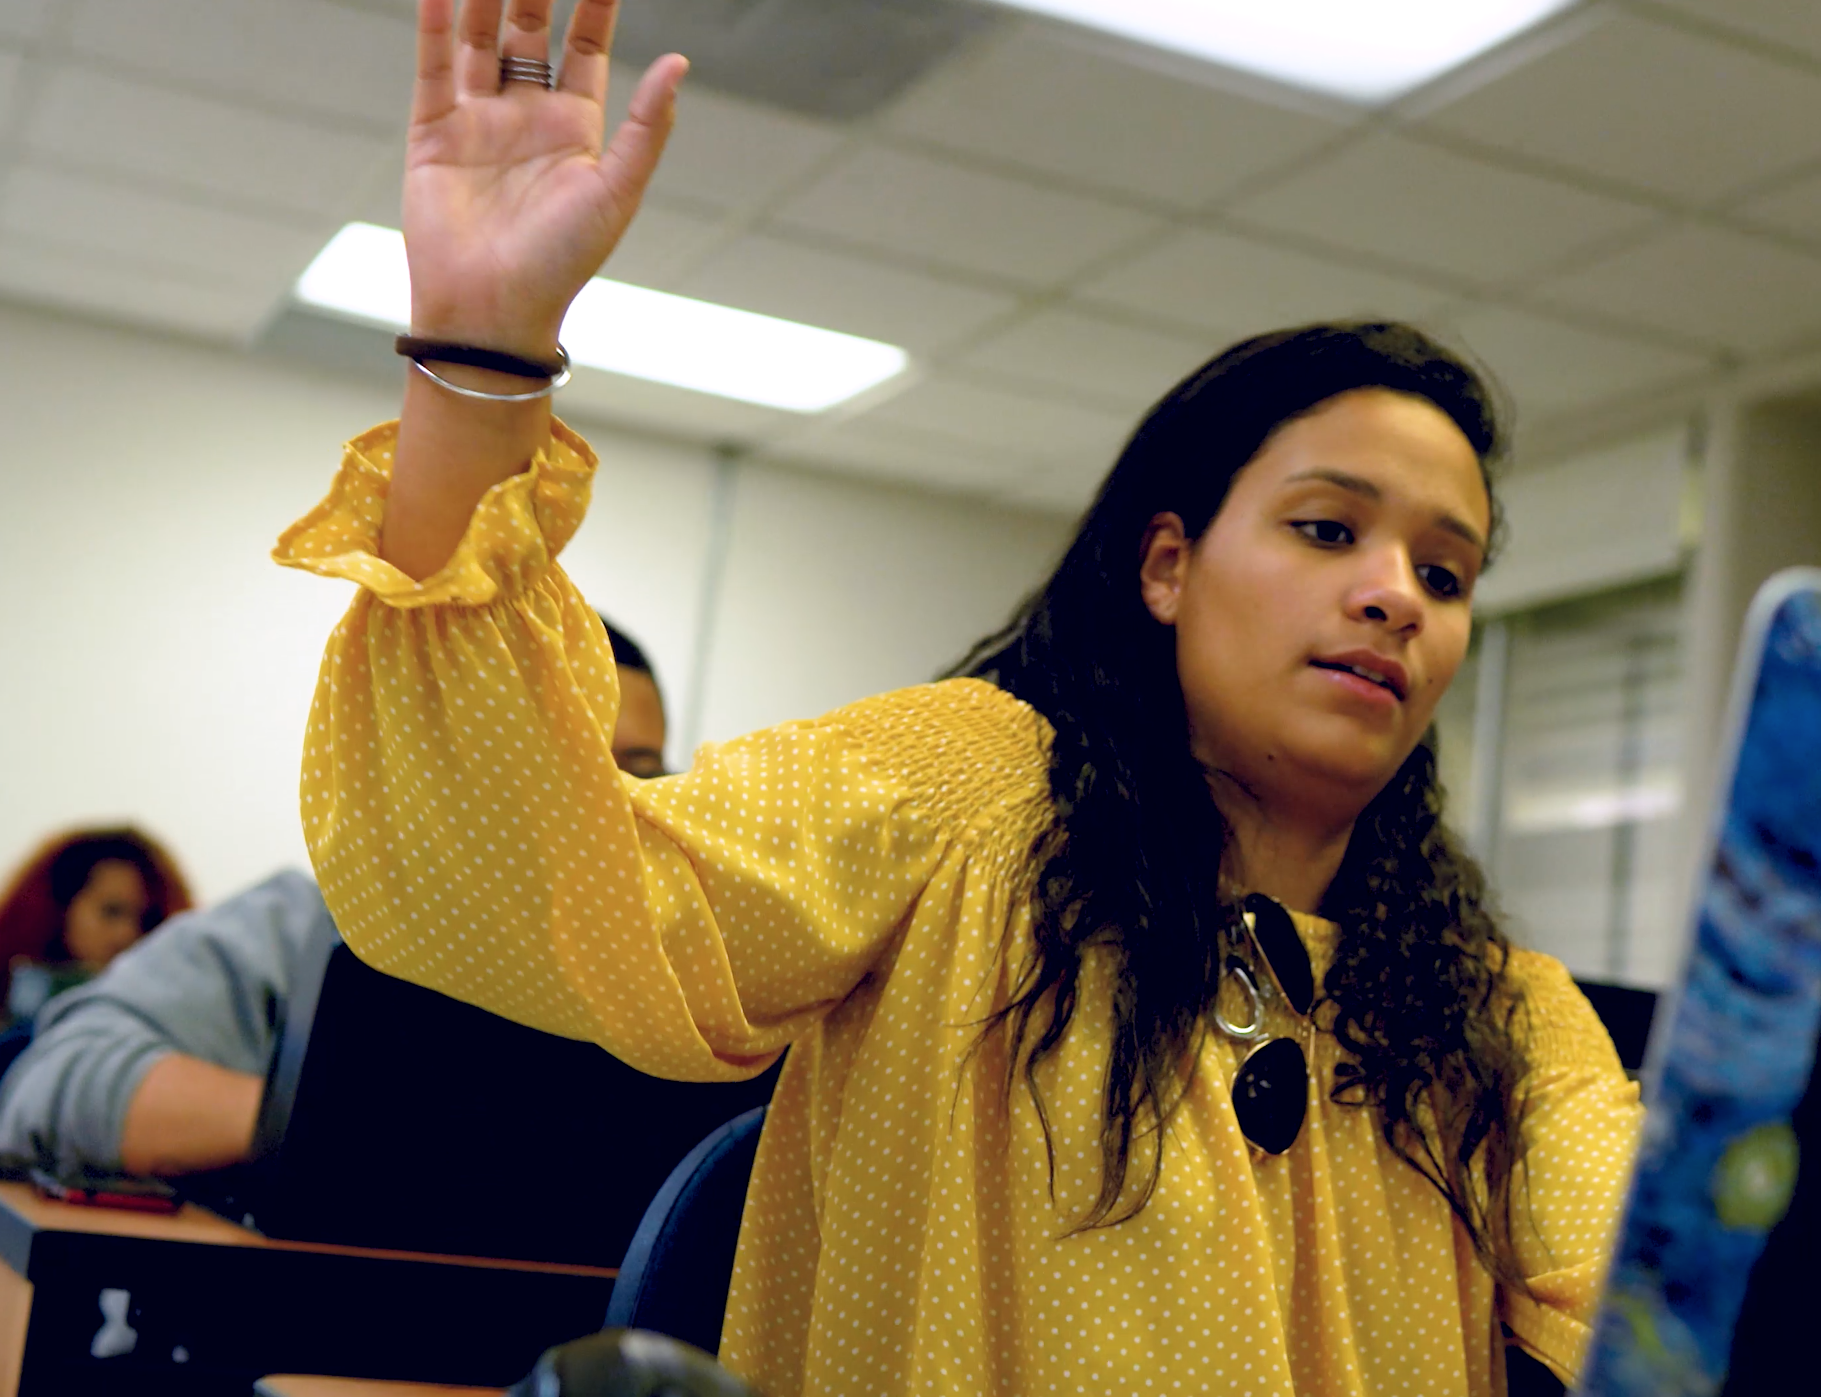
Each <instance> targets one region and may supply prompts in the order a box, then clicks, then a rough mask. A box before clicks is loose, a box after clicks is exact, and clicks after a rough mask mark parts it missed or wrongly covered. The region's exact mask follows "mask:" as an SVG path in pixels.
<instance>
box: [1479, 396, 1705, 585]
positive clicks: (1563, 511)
mask: <svg viewBox="0 0 1821 1397" xmlns="http://www.w3.org/2000/svg"><path fill="white" fill-rule="evenodd" d="M1688 438H1689V432H1688V429H1687V428H1686V427H1685V426H1683V425H1680V424H1678V425H1675V426H1672V427H1668V428H1665V429H1664V430H1662V431H1659V432H1653V433H1651V434H1649V435H1647V436H1641V437H1635V438H1632V439H1631V440H1628V441H1623V442H1620V443H1617V444H1615V445H1610V446H1605V447H1601V448H1599V449H1597V450H1591V451H1585V452H1580V453H1577V454H1575V455H1573V456H1571V457H1569V458H1567V459H1565V460H1559V461H1551V462H1549V463H1547V464H1544V465H1538V466H1531V467H1528V468H1526V469H1524V470H1521V471H1518V472H1516V473H1514V474H1513V475H1512V476H1510V478H1508V479H1507V480H1505V481H1504V482H1502V484H1501V485H1500V487H1499V497H1500V500H1501V501H1502V503H1503V505H1504V508H1505V523H1506V526H1507V529H1508V534H1509V541H1508V543H1507V546H1506V548H1505V551H1504V554H1503V556H1502V557H1500V558H1498V559H1497V560H1496V561H1495V563H1494V565H1493V567H1492V568H1491V569H1490V570H1489V571H1488V572H1487V573H1486V576H1485V577H1484V579H1482V580H1481V582H1480V584H1479V585H1478V586H1477V587H1476V588H1475V589H1474V595H1473V604H1474V611H1475V613H1476V614H1478V615H1480V616H1493V615H1497V614H1499V613H1501V612H1507V611H1516V610H1520V609H1523V608H1526V607H1533V606H1542V605H1545V604H1547V603H1549V602H1553V601H1561V600H1563V599H1564V598H1567V597H1576V596H1585V595H1587V594H1589V593H1592V592H1600V591H1605V590H1607V589H1609V588H1613V587H1622V586H1625V585H1627V584H1628V583H1632V582H1640V581H1643V580H1645V579H1647V578H1652V577H1661V576H1663V575H1664V574H1665V573H1671V572H1674V571H1675V570H1676V569H1677V568H1679V567H1680V566H1681V565H1682V560H1683V555H1684V551H1685V549H1684V545H1685V540H1684V538H1683V533H1684V518H1683V515H1684V502H1685V496H1686V494H1687V477H1688V474H1689V471H1690V468H1691V467H1690V462H1689V442H1688Z"/></svg>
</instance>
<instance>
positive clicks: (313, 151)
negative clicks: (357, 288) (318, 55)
mask: <svg viewBox="0 0 1821 1397" xmlns="http://www.w3.org/2000/svg"><path fill="white" fill-rule="evenodd" d="M25 139H26V144H27V146H28V147H29V148H30V149H31V150H32V151H33V152H34V153H35V154H37V155H40V156H54V157H59V158H61V159H64V160H69V161H73V162H77V163H80V164H83V165H86V166H89V167H92V168H98V169H107V170H116V171H119V172H121V173H123V174H128V175H132V176H135V177H138V178H141V179H149V180H168V181H170V182H172V183H173V184H177V185H181V186H188V187H190V188H194V189H204V190H210V191H212V192H215V193H218V194H222V195H225V196H227V197H229V198H232V199H235V200H237V201H242V202H247V203H257V204H263V205H266V206H268V207H271V208H274V209H288V210H292V211H294V212H298V213H304V214H310V215H314V216H317V217H321V218H331V217H336V216H338V215H339V214H341V213H342V212H344V211H347V210H349V209H351V208H352V206H353V203H352V201H353V200H354V199H355V198H357V197H358V195H359V194H360V192H361V191H362V190H363V188H364V187H365V184H366V182H367V181H368V180H369V179H370V177H371V174H372V171H373V169H374V168H375V166H376V165H378V164H379V163H380V162H381V161H385V160H388V159H390V157H391V151H392V149H393V147H392V146H391V145H390V144H388V143H387V142H385V141H382V140H380V139H378V138H377V137H372V136H359V135H352V134H349V133H347V132H339V131H325V130H322V129H320V128H317V127H314V126H311V125H308V124H307V123H304V122H299V121H286V120H282V119H280V118H277V117H272V116H267V115H264V114H262V113H259V112H253V111H248V110H246V109H245V108H242V107H236V106H233V105H231V104H229V103H226V102H217V101H209V100H205V99H203V98H200V97H190V96H186V95H183V94H180V93H175V92H168V91H166V90H164V89H162V88H156V87H150V86H147V85H145V84H143V83H136V82H128V81H125V80H123V79H120V78H116V77H112V76H109V75H107V74H103V73H97V72H92V71H89V70H86V69H79V68H66V69H62V70H60V71H58V72H56V73H55V74H53V75H52V77H51V80H50V83H49V84H48V86H47V88H46V90H45V92H44V93H43V95H42V96H41V97H40V99H39V101H38V103H37V104H36V107H35V109H34V111H33V112H32V114H31V116H30V118H29V120H28V124H27V130H26V137H25Z"/></svg>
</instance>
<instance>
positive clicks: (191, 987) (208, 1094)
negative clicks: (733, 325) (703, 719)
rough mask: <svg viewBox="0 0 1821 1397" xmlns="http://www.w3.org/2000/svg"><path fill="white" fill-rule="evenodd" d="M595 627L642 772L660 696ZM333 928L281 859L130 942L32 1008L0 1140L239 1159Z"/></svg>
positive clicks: (63, 1148)
mask: <svg viewBox="0 0 1821 1397" xmlns="http://www.w3.org/2000/svg"><path fill="white" fill-rule="evenodd" d="M604 619H605V618H603V620H604ZM607 631H608V634H609V636H610V637H612V639H613V646H614V652H615V654H616V655H619V654H623V655H624V656H625V659H624V660H623V663H624V664H626V665H628V666H630V667H631V668H629V669H628V671H627V673H628V674H630V675H633V676H635V682H636V681H637V680H642V681H643V684H644V689H643V691H642V692H643V693H644V704H643V707H642V709H641V710H640V711H638V712H636V713H629V714H628V715H627V717H626V719H623V720H622V721H621V722H620V723H619V724H618V725H616V727H615V729H614V736H613V752H614V758H615V760H616V761H619V762H622V763H623V764H624V766H625V769H627V770H629V771H634V772H637V771H638V770H639V769H640V768H646V769H649V770H651V771H652V774H656V773H657V772H659V771H661V770H662V768H663V756H662V753H663V749H664V737H665V732H664V701H663V696H662V694H660V693H659V691H658V687H657V681H656V678H655V676H654V675H653V674H652V673H651V669H650V664H649V661H647V660H646V659H645V656H644V651H642V650H641V649H640V648H639V647H638V645H637V643H636V642H634V641H633V640H631V639H630V638H629V637H628V636H626V635H625V634H624V633H623V632H621V631H619V630H617V629H615V627H614V626H613V625H612V624H611V623H608V625H607ZM105 847H107V848H112V847H113V846H112V845H108V846H105ZM178 887H179V889H180V890H181V884H179V885H178ZM184 905H187V895H186V898H185V904H184ZM335 934H336V933H335V924H334V922H333V921H332V920H331V919H330V916H329V911H328V908H326V907H325V906H324V905H323V900H322V896H321V894H320V893H318V892H317V890H316V885H315V884H314V883H313V882H311V881H310V879H308V878H307V877H305V876H304V875H303V874H301V873H296V872H284V873H279V874H276V875H274V876H273V877H271V878H268V879H267V880H266V881H264V882H263V883H260V884H259V885H257V886H256V887H253V888H250V889H248V890H247V891H245V892H242V893H239V894H237V895H235V896H234V897H231V898H228V899H227V900H226V901H224V902H220V903H217V904H215V905H214V906H211V907H208V908H205V909H204V910H202V911H198V912H191V913H188V914H186V915H184V916H180V917H176V918H174V919H172V920H171V921H170V922H168V923H166V924H165V925H163V926H162V927H160V928H159V931H158V934H157V935H156V936H150V937H146V938H145V939H144V940H142V941H138V942H137V943H136V944H134V945H133V946H131V947H130V948H129V949H128V950H126V952H125V953H124V954H122V955H121V956H120V957H119V958H118V959H117V960H115V961H114V962H113V964H111V965H110V966H108V968H107V969H106V971H105V972H104V973H103V974H101V975H100V976H98V977H97V978H96V979H95V980H93V981H92V982H90V983H89V984H87V985H84V986H82V987H81V988H79V989H74V990H70V991H68V992H67V993H65V994H62V995H60V996H58V997H57V998H56V999H54V1000H52V1001H51V1002H50V1003H49V1004H47V1005H46V1006H45V1007H44V1008H43V1010H42V1011H41V1012H40V1013H39V1016H38V1021H37V1027H36V1033H35V1036H34V1037H33V1040H32V1045H31V1047H30V1048H29V1049H28V1050H27V1051H26V1052H25V1053H24V1055H23V1056H21V1057H20V1058H19V1059H18V1060H17V1061H16V1062H15V1063H14V1064H13V1066H12V1068H11V1069H10V1070H8V1071H7V1073H6V1076H5V1077H4V1078H3V1079H0V1154H7V1155H12V1156H14V1157H22V1158H25V1159H30V1160H34V1161H37V1162H39V1163H41V1164H46V1165H49V1166H51V1167H53V1168H55V1169H59V1170H71V1169H76V1168H79V1167H84V1166H86V1167H89V1168H94V1169H101V1170H108V1171H114V1170H120V1171H124V1172H126V1173H130V1174H162V1175H180V1174H188V1173H194V1172H197V1171H199V1170H204V1169H219V1168H222V1167H224V1166H226V1165H229V1164H237V1163H239V1162H241V1161H242V1160H244V1159H245V1158H246V1157H247V1152H248V1149H249V1147H250V1145H251V1144H252V1140H253V1128H254V1125H255V1123H256V1122H257V1120H258V1116H259V1103H260V1097H261V1094H262V1092H263V1089H264V1085H265V1073H266V1066H267V1063H268V1061H269V1060H270V1058H271V1055H272V1050H273V1048H274V1046H275V1043H276V1034H277V1028H278V1025H279V1023H280V1022H281V1019H282V1011H283V1006H284V1004H285V1002H286V1000H287V999H288V998H289V997H290V994H291V987H292V985H293V984H295V982H296V978H297V972H298V968H299V966H301V965H304V964H309V963H311V961H312V959H314V957H313V949H314V948H315V947H316V946H317V945H318V944H319V943H322V942H324V941H328V940H333V939H334V937H335Z"/></svg>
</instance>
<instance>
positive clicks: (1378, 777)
mask: <svg viewBox="0 0 1821 1397" xmlns="http://www.w3.org/2000/svg"><path fill="white" fill-rule="evenodd" d="M1412 746H1414V744H1412ZM1279 750H1280V751H1281V752H1282V753H1283V755H1284V756H1285V758H1287V759H1288V761H1289V764H1290V767H1291V769H1292V770H1294V771H1296V772H1298V773H1299V774H1300V775H1301V776H1302V778H1303V779H1305V780H1313V781H1316V782H1320V783H1321V784H1323V785H1326V786H1330V787H1332V788H1333V789H1334V790H1335V791H1336V792H1346V793H1347V794H1348V795H1349V796H1350V797H1351V798H1352V799H1355V800H1357V801H1358V802H1359V804H1360V805H1361V807H1362V808H1363V807H1364V806H1365V804H1366V803H1367V802H1368V801H1370V800H1371V799H1372V798H1373V797H1374V796H1376V795H1377V794H1378V793H1379V792H1380V791H1382V790H1383V789H1384V788H1385V787H1386V786H1387V785H1389V784H1390V782H1391V778H1392V777H1394V776H1396V775H1397V772H1398V768H1399V767H1401V766H1402V765H1403V764H1404V758H1405V757H1407V756H1408V755H1409V751H1410V749H1409V748H1405V747H1402V746H1393V745H1392V744H1390V743H1385V742H1362V741H1360V740H1359V737H1358V735H1357V733H1356V734H1354V735H1352V737H1351V739H1350V740H1347V739H1342V740H1336V739H1334V738H1332V737H1329V738H1328V740H1325V741H1323V740H1313V741H1303V742H1285V743H1284V744H1283V745H1282V746H1281V747H1280V748H1279Z"/></svg>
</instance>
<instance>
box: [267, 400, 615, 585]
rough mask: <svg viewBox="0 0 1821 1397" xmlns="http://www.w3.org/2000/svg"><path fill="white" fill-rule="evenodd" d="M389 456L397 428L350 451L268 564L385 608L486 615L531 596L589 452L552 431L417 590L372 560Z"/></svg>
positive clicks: (588, 482) (581, 503) (357, 441)
mask: <svg viewBox="0 0 1821 1397" xmlns="http://www.w3.org/2000/svg"><path fill="white" fill-rule="evenodd" d="M397 448H398V424H397V423H396V422H387V423H384V424H383V425H381V426H378V427H375V428H373V429H372V430H371V431H368V432H366V433H364V434H362V435H361V436H358V437H356V438H354V440H353V441H351V442H349V443H348V444H347V446H346V447H345V448H344V449H343V452H342V461H341V468H340V469H339V470H338V471H337V472H336V474H335V480H334V482H333V483H332V484H331V485H330V487H329V493H328V495H327V496H325V497H324V499H323V500H322V502H321V503H320V504H318V505H317V506H316V507H315V508H314V509H312V510H311V511H310V512H309V513H308V514H306V515H304V517H303V518H301V519H299V520H298V521H297V522H296V523H295V524H293V525H291V527H290V528H288V529H286V530H285V531H284V533H283V534H281V535H280V536H279V539H278V545H277V547H275V548H274V549H273V550H272V557H273V559H274V560H275V561H276V562H278V563H281V564H283V565H284V566H285V567H294V568H299V569H302V570H303V571H305V572H314V573H317V574H318V575H320V576H323V577H336V578H342V579H344V580H346V581H349V582H355V583H358V584H359V585H360V586H361V587H363V588H365V589H366V590H367V591H369V592H371V593H373V594H374V595H375V596H376V597H378V598H379V600H380V601H382V602H384V603H385V604H386V605H387V606H392V607H399V608H403V609H414V608H418V607H425V606H438V605H444V604H450V603H453V604H456V605H464V606H486V605H488V604H490V603H492V602H495V601H498V600H500V599H502V598H504V597H512V596H517V595H519V594H521V593H523V592H525V591H527V590H529V589H530V588H532V587H534V586H536V585H537V584H538V582H540V581H541V580H542V579H543V577H544V576H545V575H546V574H547V573H548V572H549V569H550V563H551V560H552V559H554V558H555V557H556V556H557V555H558V554H559V553H561V552H562V550H563V548H564V546H565V545H567V544H568V542H569V540H570V539H571V538H573V537H574V536H575V531H576V529H577V528H579V527H580V526H581V522H582V518H583V516H584V515H585V514H586V513H587V510H588V497H589V494H590V491H591V490H592V488H593V482H594V471H595V466H596V464H597V462H596V458H595V455H594V452H593V451H592V450H591V449H590V448H589V446H588V443H587V442H585V441H583V440H582V439H581V438H580V437H579V436H577V435H575V433H573V432H571V431H570V430H569V429H568V428H567V427H565V426H563V424H562V423H560V422H552V424H551V436H550V441H549V444H548V445H546V446H545V447H544V448H542V449H541V450H539V451H538V452H537V453H536V455H534V456H533V457H532V458H531V464H530V466H529V468H528V469H526V470H524V471H521V472H520V473H519V474H517V475H514V476H512V477H510V478H509V479H506V480H502V481H501V482H500V483H499V484H497V485H495V486H494V487H493V488H492V489H491V490H489V491H488V492H487V493H486V494H485V495H484V496H482V498H481V502H480V503H479V504H478V505H476V506H475V509H474V515H473V517H472V518H471V519H470V520H469V521H468V529H467V532H466V533H465V534H464V535H463V536H462V541H461V543H460V544H459V545H457V547H456V550H455V553H454V554H453V555H452V556H451V557H450V559H449V561H448V562H447V563H445V564H444V565H443V566H442V568H441V569H440V570H439V571H437V572H435V573H433V574H432V575H431V576H429V577H427V578H425V579H424V580H423V581H421V582H419V581H416V580H414V579H413V578H411V577H409V576H407V575H406V574H405V573H403V572H401V571H400V570H399V569H398V568H396V567H394V566H393V565H392V564H391V563H388V562H387V561H385V559H383V558H381V557H380V556H379V534H380V526H381V524H382V523H383V522H384V520H385V516H386V494H387V491H388V490H389V488H390V486H391V483H392V464H393V460H394V456H395V453H396V451H397Z"/></svg>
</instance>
